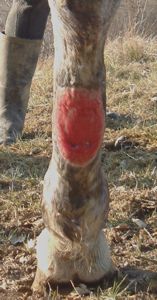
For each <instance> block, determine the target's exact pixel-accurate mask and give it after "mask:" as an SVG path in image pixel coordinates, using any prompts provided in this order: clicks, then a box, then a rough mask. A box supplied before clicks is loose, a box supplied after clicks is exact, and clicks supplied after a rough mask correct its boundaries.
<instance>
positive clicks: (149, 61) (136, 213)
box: [0, 34, 157, 300]
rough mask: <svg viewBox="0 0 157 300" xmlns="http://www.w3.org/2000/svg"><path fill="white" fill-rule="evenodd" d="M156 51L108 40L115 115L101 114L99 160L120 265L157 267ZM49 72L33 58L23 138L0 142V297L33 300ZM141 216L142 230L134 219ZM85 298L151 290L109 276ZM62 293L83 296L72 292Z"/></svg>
mask: <svg viewBox="0 0 157 300" xmlns="http://www.w3.org/2000/svg"><path fill="white" fill-rule="evenodd" d="M156 49H157V44H156V41H155V40H151V39H150V40H145V39H143V38H141V37H139V36H131V35H128V34H127V36H125V37H124V38H118V39H116V40H114V41H113V42H110V41H108V44H107V47H106V51H105V60H106V66H107V94H108V102H107V108H108V110H110V111H114V112H116V113H118V117H117V118H116V119H115V120H112V119H110V118H107V129H106V133H105V137H104V144H103V156H102V160H103V168H104V172H105V173H107V175H108V182H109V188H110V197H111V201H110V215H109V221H108V224H107V228H106V229H105V231H106V234H107V237H108V240H109V243H110V245H111V250H112V257H113V260H114V262H115V264H116V265H117V267H118V268H122V267H124V266H125V267H127V266H134V267H136V268H140V269H142V270H150V271H156V272H157V233H156V227H157V85H156V83H157V60H156V56H157V52H156ZM51 70H52V62H51V61H50V60H47V61H45V62H39V64H38V68H37V71H36V75H35V77H34V81H33V85H32V93H31V99H30V103H29V108H28V114H27V117H26V124H25V129H24V135H23V139H22V140H19V141H18V142H17V143H16V144H15V145H13V146H11V147H3V146H1V148H0V166H1V174H0V188H1V193H0V259H1V262H0V264H1V267H0V299H6V300H7V299H12V300H16V299H18V300H19V299H33V298H32V296H31V290H30V286H31V283H32V281H33V278H34V274H35V268H36V259H35V250H34V241H35V238H36V236H37V235H38V234H39V233H40V231H41V228H42V226H43V225H42V223H41V222H40V221H39V220H40V218H41V210H40V199H41V194H42V181H43V176H44V174H45V172H46V169H47V167H48V163H49V160H50V157H51V151H52V145H51V111H52V96H53V90H52V76H51ZM121 136H124V137H125V138H126V140H127V143H124V144H123V145H121V147H120V148H119V150H117V149H116V148H115V147H114V142H115V140H116V139H117V138H118V137H121ZM105 145H106V146H105ZM137 220H138V221H137ZM139 220H140V221H143V222H144V224H146V225H147V226H146V228H142V227H140V226H139V225H138V222H139ZM91 230H92V228H91ZM122 278H123V277H122ZM121 280H122V281H123V279H121ZM121 280H120V281H121ZM151 284H154V282H153V283H151ZM155 285H157V283H156V282H155ZM62 298H64V297H63V296H62V295H60V294H59V292H57V291H54V292H52V293H50V295H49V299H62ZM90 298H91V299H102V300H103V299H157V296H155V294H151V293H149V290H146V291H137V290H136V286H135V285H133V287H132V290H129V288H126V285H124V284H122V285H121V286H118V283H117V282H115V283H114V284H113V285H112V286H111V287H110V288H108V289H104V288H101V289H100V288H98V289H94V290H93V292H92V291H91V296H90ZM67 299H81V297H80V296H78V294H77V293H76V291H75V290H74V291H73V292H72V293H71V294H69V295H68V296H67Z"/></svg>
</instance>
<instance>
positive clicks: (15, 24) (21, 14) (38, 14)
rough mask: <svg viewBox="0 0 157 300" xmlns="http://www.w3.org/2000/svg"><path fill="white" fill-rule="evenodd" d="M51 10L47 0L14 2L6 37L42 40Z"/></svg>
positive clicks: (16, 0)
mask: <svg viewBox="0 0 157 300" xmlns="http://www.w3.org/2000/svg"><path fill="white" fill-rule="evenodd" d="M49 10H50V9H49V5H48V1H47V0H14V1H13V5H12V8H11V10H10V12H9V15H8V18H7V21H6V26H5V33H6V35H7V36H12V37H19V38H23V39H31V40H41V39H42V38H43V35H44V30H45V26H46V22H47V17H48V14H49Z"/></svg>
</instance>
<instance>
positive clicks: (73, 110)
mask: <svg viewBox="0 0 157 300" xmlns="http://www.w3.org/2000/svg"><path fill="white" fill-rule="evenodd" d="M57 101H58V102H57V108H56V116H55V117H56V128H57V132H56V133H57V143H58V147H59V149H60V151H61V154H62V156H63V157H64V158H65V159H67V160H69V162H71V163H73V164H76V165H84V164H85V163H87V162H88V161H89V160H91V159H92V158H93V157H94V156H95V154H96V153H97V151H98V149H99V147H100V145H101V142H102V137H103V132H104V111H103V105H102V98H101V94H100V92H99V91H89V90H86V89H79V88H77V89H70V88H68V89H67V90H65V91H64V93H63V94H62V95H61V96H60V98H59V99H57Z"/></svg>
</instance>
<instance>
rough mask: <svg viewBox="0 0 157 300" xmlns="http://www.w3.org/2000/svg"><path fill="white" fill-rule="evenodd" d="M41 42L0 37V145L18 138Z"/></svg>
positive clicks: (3, 35) (0, 35)
mask: <svg viewBox="0 0 157 300" xmlns="http://www.w3.org/2000/svg"><path fill="white" fill-rule="evenodd" d="M40 46H41V40H29V39H23V38H17V37H8V36H6V35H5V34H3V33H1V34H0V144H10V143H13V142H15V141H16V138H17V137H18V138H19V137H21V134H22V129H23V126H24V120H25V114H26V110H27V104H28V99H29V93H30V86H31V82H32V77H33V74H34V71H35V67H36V64H37V60H38V56H39V51H40Z"/></svg>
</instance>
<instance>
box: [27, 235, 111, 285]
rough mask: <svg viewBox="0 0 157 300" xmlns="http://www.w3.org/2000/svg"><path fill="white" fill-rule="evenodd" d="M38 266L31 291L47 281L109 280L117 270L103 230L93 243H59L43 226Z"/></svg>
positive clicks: (38, 246)
mask: <svg viewBox="0 0 157 300" xmlns="http://www.w3.org/2000/svg"><path fill="white" fill-rule="evenodd" d="M37 259H38V269H37V273H36V277H35V281H34V283H33V290H34V291H35V290H40V289H41V287H43V286H44V285H45V283H46V282H52V283H53V284H54V285H55V284H65V283H69V282H70V281H74V282H75V280H76V281H77V282H78V281H79V282H84V283H86V284H95V283H98V282H99V281H101V280H104V278H106V280H108V278H110V277H111V274H114V273H115V271H116V269H115V268H114V266H113V264H112V260H111V258H110V251H109V248H108V246H107V243H106V239H105V236H104V233H103V231H102V232H101V233H100V235H99V237H98V239H97V241H96V242H95V245H94V246H92V247H89V246H88V247H87V246H86V245H80V244H75V245H74V244H72V243H71V242H69V241H67V240H66V241H64V242H60V241H58V240H57V238H56V236H53V234H52V233H50V232H49V231H48V230H47V229H44V230H43V231H42V233H41V234H40V236H39V238H38V241H37Z"/></svg>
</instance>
